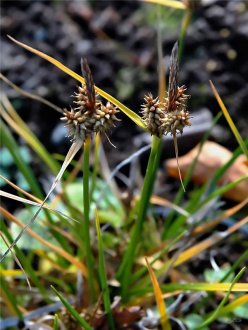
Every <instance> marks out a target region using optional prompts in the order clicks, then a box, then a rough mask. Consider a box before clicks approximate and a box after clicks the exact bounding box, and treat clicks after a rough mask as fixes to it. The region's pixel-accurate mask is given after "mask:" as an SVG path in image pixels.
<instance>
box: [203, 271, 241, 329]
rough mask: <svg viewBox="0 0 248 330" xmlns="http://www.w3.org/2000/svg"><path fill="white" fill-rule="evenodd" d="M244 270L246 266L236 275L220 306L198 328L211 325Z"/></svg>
mask: <svg viewBox="0 0 248 330" xmlns="http://www.w3.org/2000/svg"><path fill="white" fill-rule="evenodd" d="M244 271H245V267H244V268H242V269H241V271H240V272H239V273H238V274H237V275H236V276H235V278H234V280H233V281H232V283H231V285H230V288H229V289H228V291H227V294H226V295H225V297H224V298H223V299H222V300H221V302H220V304H219V306H218V307H217V308H216V309H215V311H214V312H213V313H212V314H211V315H210V316H209V317H208V318H207V319H206V320H205V321H204V322H203V323H202V324H201V325H200V326H199V327H197V330H200V329H202V328H203V327H205V326H207V325H209V324H210V323H212V322H213V321H214V320H215V319H216V318H217V317H218V315H219V312H220V310H221V309H222V307H223V306H224V305H225V303H226V302H227V300H228V298H229V296H230V294H231V291H232V288H233V286H234V284H235V283H237V282H238V280H239V279H240V277H241V276H242V275H243V273H244Z"/></svg>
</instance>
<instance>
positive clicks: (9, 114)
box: [2, 95, 59, 173]
mask: <svg viewBox="0 0 248 330" xmlns="http://www.w3.org/2000/svg"><path fill="white" fill-rule="evenodd" d="M4 96H5V95H2V103H3V105H4V107H5V109H6V111H5V112H3V113H2V116H3V117H4V119H5V120H6V121H7V122H8V124H9V126H11V127H12V128H13V129H14V130H15V131H16V132H17V133H18V134H19V135H20V136H21V137H22V138H23V139H24V140H25V141H26V142H27V144H28V145H29V146H30V147H31V148H32V149H33V151H34V152H35V153H36V154H37V155H38V156H39V157H40V158H41V160H43V161H44V163H45V164H47V166H48V167H49V168H50V170H51V171H52V172H53V173H57V172H58V170H59V164H58V163H57V162H56V161H55V160H54V158H53V157H52V156H51V155H50V154H49V152H48V151H47V150H46V148H45V147H44V146H43V145H42V144H41V142H40V141H39V139H38V138H37V137H36V135H35V134H34V133H33V132H32V131H31V130H30V128H29V127H28V125H27V124H26V123H25V122H24V121H23V120H22V118H21V117H20V116H19V115H18V113H17V112H16V111H15V109H14V107H13V106H12V104H11V103H10V102H9V100H8V98H7V97H6V96H5V97H4Z"/></svg>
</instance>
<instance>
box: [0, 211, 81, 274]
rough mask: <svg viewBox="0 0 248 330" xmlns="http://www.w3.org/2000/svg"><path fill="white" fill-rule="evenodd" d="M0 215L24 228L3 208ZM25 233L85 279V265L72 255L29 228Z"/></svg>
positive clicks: (23, 226)
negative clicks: (66, 262)
mask: <svg viewBox="0 0 248 330" xmlns="http://www.w3.org/2000/svg"><path fill="white" fill-rule="evenodd" d="M0 213H2V214H3V215H4V216H5V217H6V218H7V219H9V220H11V221H13V222H14V223H16V224H17V225H18V226H20V227H22V228H25V225H24V224H23V223H21V222H20V221H19V220H18V219H17V218H16V217H14V216H13V215H12V214H11V213H9V212H8V211H7V210H5V209H4V208H3V207H0ZM25 232H27V234H29V235H30V236H32V237H33V238H35V239H37V240H38V241H39V242H40V243H42V244H43V245H45V246H47V247H48V248H50V249H51V250H52V251H54V252H55V253H57V254H59V255H60V256H61V257H63V258H65V259H66V260H68V261H69V262H70V263H72V264H73V265H75V266H76V267H77V268H78V269H80V270H81V272H82V273H83V275H84V276H85V277H87V270H86V268H85V265H84V264H83V263H82V262H80V261H78V260H77V259H76V258H74V257H73V256H72V255H70V254H69V253H68V252H67V251H65V250H63V249H61V248H60V247H58V246H56V245H54V244H52V243H50V242H48V241H47V240H46V239H44V238H42V237H41V236H40V235H38V234H36V233H35V232H33V231H32V230H31V229H30V228H26V229H25ZM14 243H15V241H14V242H13V243H12V244H11V246H10V247H11V249H12V247H13V246H15V244H14ZM2 259H4V257H2ZM19 259H20V258H19ZM22 264H23V265H24V262H23V261H22ZM24 266H25V265H24ZM25 267H26V266H25Z"/></svg>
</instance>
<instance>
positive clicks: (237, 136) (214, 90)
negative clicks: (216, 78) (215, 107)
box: [209, 80, 248, 159]
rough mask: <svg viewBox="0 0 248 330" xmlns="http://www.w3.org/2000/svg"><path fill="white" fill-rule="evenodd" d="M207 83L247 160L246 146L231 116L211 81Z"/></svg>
mask: <svg viewBox="0 0 248 330" xmlns="http://www.w3.org/2000/svg"><path fill="white" fill-rule="evenodd" d="M209 83H210V86H211V88H212V91H213V93H214V96H215V98H216V100H217V102H218V103H219V106H220V108H221V110H222V112H223V114H224V116H225V118H226V120H227V122H228V124H229V126H230V128H231V130H232V132H233V135H234V136H235V138H236V140H237V142H238V144H239V145H240V148H241V149H242V151H243V153H244V154H245V155H246V158H247V159H248V149H247V148H246V145H245V143H244V141H243V139H242V137H241V135H240V134H239V131H238V129H237V127H236V126H235V124H234V122H233V120H232V118H231V116H230V115H229V112H228V110H227V108H226V106H225V104H224V103H223V101H222V99H221V97H220V95H219V93H218V91H217V89H216V88H215V86H214V84H213V83H212V81H211V80H210V81H209Z"/></svg>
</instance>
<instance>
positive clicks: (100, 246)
mask: <svg viewBox="0 0 248 330" xmlns="http://www.w3.org/2000/svg"><path fill="white" fill-rule="evenodd" d="M96 232H97V238H98V254H99V277H100V283H101V289H102V293H103V304H104V309H105V312H106V314H107V318H108V324H109V329H111V330H114V329H115V325H114V319H113V315H112V310H111V302H110V295H109V288H108V282H107V276H106V266H105V261H104V246H103V241H102V235H101V229H100V220H99V216H98V212H97V210H96Z"/></svg>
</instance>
